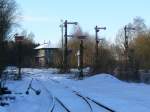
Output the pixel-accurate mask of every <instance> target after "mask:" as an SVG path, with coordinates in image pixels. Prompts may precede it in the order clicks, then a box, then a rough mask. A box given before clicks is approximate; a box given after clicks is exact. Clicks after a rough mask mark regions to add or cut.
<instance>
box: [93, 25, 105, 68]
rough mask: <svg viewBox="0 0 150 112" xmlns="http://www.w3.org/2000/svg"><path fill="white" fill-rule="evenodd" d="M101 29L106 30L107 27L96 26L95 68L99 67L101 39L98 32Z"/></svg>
mask: <svg viewBox="0 0 150 112" xmlns="http://www.w3.org/2000/svg"><path fill="white" fill-rule="evenodd" d="M100 30H106V27H98V26H96V27H95V42H96V43H95V69H97V67H98V64H97V62H98V56H99V53H98V44H99V41H100V39H99V38H98V32H99V31H100Z"/></svg>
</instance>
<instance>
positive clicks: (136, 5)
mask: <svg viewBox="0 0 150 112" xmlns="http://www.w3.org/2000/svg"><path fill="white" fill-rule="evenodd" d="M16 1H17V3H18V5H19V8H20V12H21V13H22V15H21V16H22V17H23V19H22V21H21V25H22V27H23V28H24V29H26V30H27V31H29V32H30V31H32V32H33V33H34V34H35V40H36V42H40V43H43V42H44V40H45V41H49V40H50V41H51V42H52V43H57V42H58V41H59V40H60V39H61V32H60V28H59V25H60V23H61V22H60V20H61V19H63V20H66V19H67V20H68V21H77V22H78V23H79V24H80V26H81V28H82V29H83V31H85V32H89V33H90V34H92V35H94V27H95V26H96V25H99V26H106V27H107V30H106V31H101V32H100V33H99V36H102V37H106V39H107V40H109V41H113V40H114V38H115V36H116V33H117V32H118V30H119V29H120V28H121V27H123V26H124V25H126V24H128V23H129V22H131V21H132V19H133V18H134V17H136V16H140V17H142V18H143V19H145V22H146V24H147V25H150V15H149V12H150V8H149V6H150V1H149V0H16ZM69 29H72V27H71V26H70V27H69ZM70 31H71V30H70Z"/></svg>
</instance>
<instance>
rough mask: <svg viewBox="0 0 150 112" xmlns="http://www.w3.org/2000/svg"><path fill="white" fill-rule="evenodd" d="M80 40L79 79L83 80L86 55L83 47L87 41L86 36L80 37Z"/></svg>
mask: <svg viewBox="0 0 150 112" xmlns="http://www.w3.org/2000/svg"><path fill="white" fill-rule="evenodd" d="M77 38H78V39H80V48H79V54H78V56H79V72H80V74H79V78H81V79H82V78H83V54H84V46H83V40H85V39H86V36H78V37H77Z"/></svg>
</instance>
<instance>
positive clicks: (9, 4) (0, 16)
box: [0, 0, 17, 87]
mask: <svg viewBox="0 0 150 112" xmlns="http://www.w3.org/2000/svg"><path fill="white" fill-rule="evenodd" d="M16 16H17V5H16V2H15V1H14V0H0V78H1V74H2V71H3V70H4V68H5V66H6V64H7V63H6V58H7V57H6V43H7V42H6V40H7V39H8V38H9V33H10V32H11V29H12V26H13V25H14V24H15V20H16ZM0 87H1V84H0Z"/></svg>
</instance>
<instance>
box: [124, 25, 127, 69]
mask: <svg viewBox="0 0 150 112" xmlns="http://www.w3.org/2000/svg"><path fill="white" fill-rule="evenodd" d="M124 32H125V43H124V46H125V52H124V54H125V70H127V66H128V65H127V64H128V36H127V27H126V26H125V28H124Z"/></svg>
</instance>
